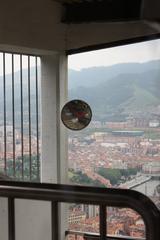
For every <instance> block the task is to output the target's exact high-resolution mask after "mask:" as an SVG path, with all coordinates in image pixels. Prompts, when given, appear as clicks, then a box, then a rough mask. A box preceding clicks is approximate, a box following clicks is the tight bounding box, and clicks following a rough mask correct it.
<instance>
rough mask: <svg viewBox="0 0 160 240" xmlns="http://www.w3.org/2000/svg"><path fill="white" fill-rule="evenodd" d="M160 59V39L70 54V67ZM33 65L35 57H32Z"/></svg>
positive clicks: (16, 60)
mask: <svg viewBox="0 0 160 240" xmlns="http://www.w3.org/2000/svg"><path fill="white" fill-rule="evenodd" d="M156 59H160V39H159V40H153V41H148V42H143V43H137V44H130V45H125V46H120V47H113V48H108V49H103V50H98V51H92V52H86V53H80V54H75V55H71V56H69V64H68V67H69V68H70V69H74V70H81V69H82V68H89V67H93V66H109V65H113V64H117V63H125V62H147V61H151V60H156ZM19 65H20V63H19V56H17V55H15V56H14V69H15V71H18V70H19V68H20V67H19ZM11 66H12V61H11V54H6V73H11V69H12V68H11ZM31 66H35V59H34V58H33V57H31ZM23 68H27V57H23ZM2 74H3V55H2V53H0V75H2Z"/></svg>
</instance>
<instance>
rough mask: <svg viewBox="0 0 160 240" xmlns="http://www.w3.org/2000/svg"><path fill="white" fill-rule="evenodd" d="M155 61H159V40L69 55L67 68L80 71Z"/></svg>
mask: <svg viewBox="0 0 160 240" xmlns="http://www.w3.org/2000/svg"><path fill="white" fill-rule="evenodd" d="M156 59H160V39H159V40H154V41H148V42H143V43H137V44H130V45H125V46H120V47H113V48H108V49H103V50H98V51H92V52H86V53H80V54H75V55H71V56H70V57H69V65H68V66H69V68H71V69H74V70H81V69H82V68H89V67H93V66H109V65H113V64H117V63H125V62H140V63H141V62H148V61H151V60H156Z"/></svg>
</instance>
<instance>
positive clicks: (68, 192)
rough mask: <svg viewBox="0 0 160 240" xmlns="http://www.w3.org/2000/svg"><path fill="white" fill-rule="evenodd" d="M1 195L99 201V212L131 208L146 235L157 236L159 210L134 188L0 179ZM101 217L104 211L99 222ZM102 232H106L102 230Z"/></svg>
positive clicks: (36, 198)
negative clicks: (138, 215) (108, 208)
mask: <svg viewBox="0 0 160 240" xmlns="http://www.w3.org/2000/svg"><path fill="white" fill-rule="evenodd" d="M0 196H3V197H13V198H21V199H35V200H44V201H54V202H68V203H81V204H94V205H102V206H103V208H102V209H101V210H102V214H103V211H104V206H111V207H123V208H131V209H133V210H135V211H137V212H138V213H139V214H140V215H141V217H142V219H143V221H144V223H145V226H146V239H147V240H153V239H154V240H159V239H160V228H159V222H160V211H159V210H158V208H157V207H156V206H155V205H154V203H153V202H152V201H151V200H150V199H149V198H148V197H147V196H145V195H143V194H141V193H139V192H136V191H133V190H128V189H109V188H97V187H84V186H70V185H62V184H44V183H43V184H42V183H25V182H23V183H21V182H11V181H0ZM104 220H105V215H103V219H102V220H101V222H102V221H104ZM105 227H106V225H105ZM101 234H103V235H105V233H104V230H103V233H101Z"/></svg>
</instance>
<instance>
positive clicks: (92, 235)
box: [66, 230, 145, 240]
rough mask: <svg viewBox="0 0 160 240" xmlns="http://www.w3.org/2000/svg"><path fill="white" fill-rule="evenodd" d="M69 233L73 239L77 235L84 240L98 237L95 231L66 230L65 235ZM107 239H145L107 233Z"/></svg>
mask: <svg viewBox="0 0 160 240" xmlns="http://www.w3.org/2000/svg"><path fill="white" fill-rule="evenodd" d="M69 235H74V236H75V240H77V238H78V236H82V237H83V239H85V240H93V239H95V240H97V239H99V235H98V234H97V233H91V232H81V231H73V230H68V231H66V236H69ZM107 239H108V240H109V239H112V240H145V238H137V237H136V238H135V237H130V236H116V235H109V234H107Z"/></svg>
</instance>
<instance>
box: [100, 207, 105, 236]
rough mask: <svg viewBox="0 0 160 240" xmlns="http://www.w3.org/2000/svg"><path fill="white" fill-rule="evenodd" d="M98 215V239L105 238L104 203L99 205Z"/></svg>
mask: <svg viewBox="0 0 160 240" xmlns="http://www.w3.org/2000/svg"><path fill="white" fill-rule="evenodd" d="M99 208H100V209H99V212H100V213H99V217H100V224H99V225H100V240H104V239H106V234H107V233H106V227H107V226H106V205H100V207H99Z"/></svg>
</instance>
